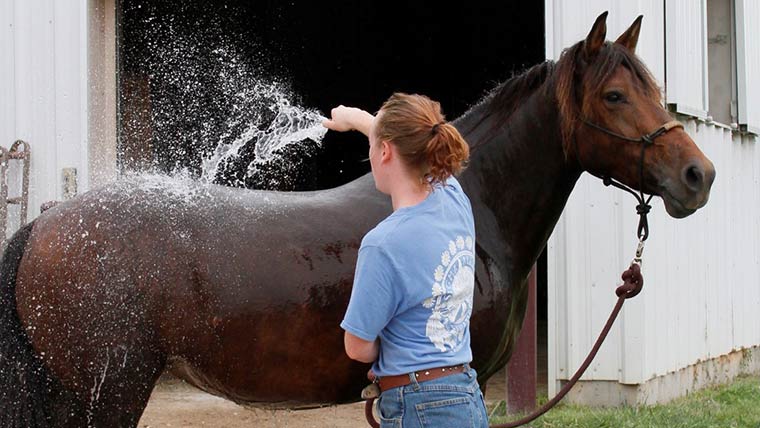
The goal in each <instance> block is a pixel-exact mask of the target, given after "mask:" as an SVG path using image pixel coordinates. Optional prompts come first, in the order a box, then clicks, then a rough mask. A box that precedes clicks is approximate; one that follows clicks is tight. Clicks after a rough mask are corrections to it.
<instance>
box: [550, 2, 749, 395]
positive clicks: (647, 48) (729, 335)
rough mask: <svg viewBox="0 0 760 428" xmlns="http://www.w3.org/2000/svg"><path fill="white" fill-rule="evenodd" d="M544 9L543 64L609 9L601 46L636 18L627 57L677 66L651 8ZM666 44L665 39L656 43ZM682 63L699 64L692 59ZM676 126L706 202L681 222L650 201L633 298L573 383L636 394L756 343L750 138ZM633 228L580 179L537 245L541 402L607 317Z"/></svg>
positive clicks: (697, 83)
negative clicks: (540, 248)
mask: <svg viewBox="0 0 760 428" xmlns="http://www.w3.org/2000/svg"><path fill="white" fill-rule="evenodd" d="M670 1H671V0H668V2H670ZM701 1H702V0H699V1H695V2H692V3H693V4H700V2H701ZM682 3H686V2H682ZM546 4H547V22H551V23H552V25H551V26H547V57H549V58H552V59H556V58H557V57H558V54H559V52H560V49H561V47H566V46H570V45H571V44H573V43H574V42H576V41H577V40H579V39H581V38H583V37H585V35H586V33H587V32H588V30H589V29H590V27H591V25H592V23H593V21H594V19H595V18H596V16H597V15H598V14H599V13H600V12H601V11H603V10H610V20H609V21H608V38H609V39H613V40H614V38H615V37H617V35H618V34H619V33H620V32H621V31H623V30H624V29H625V27H626V26H627V24H628V23H630V22H631V21H633V19H634V18H635V17H636V16H637V15H638V14H644V22H643V27H642V30H641V37H642V39H641V42H640V45H639V49H638V52H639V53H640V56H641V57H642V59H643V60H644V62H645V63H646V64H647V65H648V66H649V67H650V68H651V69H652V70H653V72H654V75H655V76H656V77H657V78H658V79H659V80H660V81H661V82H662V81H663V80H662V79H663V78H664V77H666V72H664V70H666V69H668V70H671V69H672V66H673V63H674V62H676V63H677V62H679V61H685V60H684V59H683V57H682V56H681V55H680V54H678V53H673V52H674V51H673V50H672V49H668V46H667V45H665V44H664V43H665V37H666V34H670V33H668V31H671V30H672V29H671V30H669V28H670V27H668V26H667V24H666V22H665V21H666V20H667V18H666V17H664V16H663V15H664V13H663V11H665V13H667V9H666V8H665V7H664V6H665V5H666V3H665V2H663V1H662V0H660V1H638V2H637V1H634V2H622V1H621V2H609V1H592V2H586V1H583V2H581V1H576V0H547V2H546ZM753 4H754V3H753ZM650 16H651V17H652V18H653V19H652V18H650ZM695 19H702V18H695ZM753 22H754V21H753ZM757 22H759V23H760V21H757ZM692 24H693V25H692ZM696 26H697V24H696V23H690V24H684V26H683V27H682V28H693V27H696ZM756 26H757V25H756ZM684 36H685V39H684V40H682V41H681V42H682V43H686V44H693V45H694V46H696V45H697V44H694V40H691V39H690V37H691V35H689V34H684ZM677 40H678V39H676V41H674V38H673V37H672V36H670V37H669V38H668V43H677ZM754 49H758V48H754ZM751 55H760V52H758V51H756V50H755V51H753V52H752V54H751ZM753 58H754V57H753ZM693 62H694V63H695V64H699V63H702V64H704V61H702V59H699V60H695V61H693ZM703 66H704V67H705V69H706V64H704V65H703ZM684 72H686V71H684ZM706 73H707V72H706V71H704V72H700V71H699V70H697V71H696V72H693V73H692V74H693V75H694V76H696V78H694V79H686V80H684V81H683V82H681V83H683V87H682V89H680V90H681V91H682V92H678V91H676V92H677V94H681V95H685V96H694V95H695V94H696V95H699V97H697V98H694V99H698V98H699V99H704V98H703V97H702V94H705V92H703V87H704V83H703V81H702V79H701V77H700V76H701V75H702V74H704V75H706ZM694 76H692V77H694ZM750 80H751V79H750ZM755 80H756V77H755ZM672 88H673V87H672V86H668V90H669V91H670V90H671V89H672ZM677 94H670V93H668V94H667V100H668V102H671V101H672V100H680V99H683V100H686V101H689V100H690V99H691V98H677V96H676V95H677ZM749 98H750V100H749V101H750V104H751V105H750V106H749V109H750V111H753V110H751V109H754V108H758V107H760V104H758V103H760V98H759V97H757V96H750V97H749ZM686 101H685V102H686ZM704 101H705V102H706V99H705V100H704ZM685 102H684V103H685ZM679 117H680V119H681V120H682V121H683V122H684V124H685V129H686V131H687V132H688V133H689V135H691V136H692V138H693V139H694V141H695V142H696V144H697V145H698V146H699V147H700V148H701V149H702V150H703V151H704V152H705V154H706V155H707V156H708V157H709V158H710V159H711V160H712V161H713V163H714V164H715V167H716V170H717V178H716V181H715V184H714V185H713V188H712V196H711V200H710V202H709V203H708V205H707V206H706V207H705V208H703V209H701V210H700V211H698V212H697V213H696V214H694V215H692V216H691V217H688V218H686V219H682V220H675V219H672V218H670V217H669V216H668V215H667V213H666V212H665V210H664V207H663V206H662V202H661V200H659V198H657V199H655V200H654V204H653V210H652V213H651V214H650V229H651V237H650V239H649V240H648V241H647V246H646V250H645V253H644V269H643V271H644V275H645V288H644V291H643V293H642V294H641V295H640V296H638V297H636V298H635V299H633V300H631V301H629V302H627V303H626V306H625V308H624V309H623V312H622V314H621V317H620V318H619V320H618V323H617V324H616V326H615V327H613V330H612V332H611V334H610V336H609V338H608V339H607V342H606V343H605V344H604V345H603V347H602V349H601V351H600V353H599V355H598V357H597V359H596V361H595V362H594V363H593V364H592V366H591V367H590V369H589V371H588V372H587V374H586V375H584V377H583V378H582V379H583V380H586V381H602V383H605V382H606V381H612V382H619V383H620V384H629V385H636V384H642V383H644V382H646V381H648V380H650V379H652V378H654V377H657V376H663V375H666V374H668V373H672V372H675V371H678V370H680V369H682V368H684V367H687V366H690V365H692V364H695V363H697V362H698V361H704V360H708V359H711V358H715V357H718V356H720V355H725V354H728V353H730V352H732V351H734V350H737V349H742V348H750V347H753V346H758V345H760V311H758V310H757V308H758V307H760V287H758V280H757V278H760V245H758V243H757V239H756V237H757V236H760V222H758V221H757V220H756V219H755V218H754V216H753V215H752V214H750V213H753V212H756V211H757V210H758V207H760V194H759V193H758V191H757V189H758V180H760V152H759V150H760V149H758V141H757V137H756V136H753V135H746V134H740V133H738V132H732V131H731V129H730V128H728V127H727V126H722V125H719V124H706V123H704V122H702V121H698V120H696V119H690V118H689V117H688V116H679ZM637 221H638V217H637V216H636V214H635V201H634V199H633V197H631V196H630V195H628V194H626V193H624V192H622V191H619V190H616V189H613V188H606V187H604V186H603V184H602V183H601V181H600V180H599V179H596V178H593V177H591V176H589V175H588V174H584V176H583V177H581V179H580V181H579V182H578V184H577V186H576V188H575V191H574V192H573V194H572V196H571V198H570V200H569V202H568V204H567V207H566V209H565V212H564V213H563V215H562V217H561V218H560V221H559V223H558V225H557V228H556V229H555V231H554V234H553V235H552V237H551V239H550V240H549V244H548V261H549V265H548V279H549V283H548V287H549V290H548V299H549V301H548V305H549V311H548V313H549V320H548V328H549V342H548V343H549V349H548V353H549V355H548V357H549V358H548V359H549V394H550V395H553V394H555V393H556V391H557V390H558V386H559V385H560V383H561V381H562V380H566V379H569V377H570V376H571V375H572V374H573V372H574V371H575V370H576V368H577V367H578V366H579V365H580V364H581V362H582V360H583V359H584V358H585V356H586V353H587V352H588V350H589V349H590V348H591V346H592V344H593V341H594V340H595V339H596V336H597V335H598V333H599V331H600V330H601V328H602V326H603V324H604V322H605V320H606V318H607V316H608V315H609V311H610V310H611V309H612V306H613V305H614V303H615V300H616V297H615V295H614V289H615V287H616V286H617V285H618V284H620V283H621V281H620V278H619V275H620V273H621V272H622V271H623V270H625V269H626V268H627V266H628V265H629V263H630V261H631V259H632V257H633V255H634V251H635V248H636V225H637ZM682 390H683V389H682Z"/></svg>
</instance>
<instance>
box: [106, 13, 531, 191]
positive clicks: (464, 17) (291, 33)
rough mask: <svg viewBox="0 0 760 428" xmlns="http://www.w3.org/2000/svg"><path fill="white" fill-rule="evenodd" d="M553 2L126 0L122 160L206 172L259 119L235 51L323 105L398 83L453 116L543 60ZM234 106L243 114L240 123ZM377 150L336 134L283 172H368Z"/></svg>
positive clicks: (328, 176)
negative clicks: (208, 161)
mask: <svg viewBox="0 0 760 428" xmlns="http://www.w3.org/2000/svg"><path fill="white" fill-rule="evenodd" d="M543 8H544V5H543V2H463V3H459V4H457V5H456V6H455V7H450V6H443V5H442V3H440V2H434V1H418V2H400V1H367V2H355V1H348V0H338V1H330V2H307V1H291V2H281V1H243V0H228V1H215V2H209V1H200V0H189V1H188V0H182V1H177V0H165V1H156V0H121V2H120V5H119V14H118V16H119V34H120V36H119V51H118V52H119V72H120V74H119V77H120V78H119V94H120V109H119V113H120V132H119V149H120V150H119V154H120V157H119V160H120V167H121V169H122V171H126V170H157V171H160V172H165V173H174V172H176V171H177V170H180V169H182V170H185V171H189V173H190V174H193V175H196V176H197V175H199V174H200V172H201V169H202V159H203V157H204V156H208V154H209V153H211V152H212V151H213V150H214V147H216V145H217V144H218V143H219V142H220V141H222V140H225V139H227V140H230V139H234V137H235V136H236V134H240V133H242V132H243V130H244V128H245V121H246V120H251V118H249V117H246V116H245V115H246V114H249V113H248V112H241V111H240V110H241V108H240V106H239V101H240V99H235V97H236V96H238V97H239V96H240V93H241V92H244V91H243V90H251V88H253V89H254V90H255V88H254V87H253V86H251V85H247V86H246V85H243V87H242V90H241V87H236V86H235V85H236V83H235V82H234V76H232V77H230V76H229V74H230V73H231V72H232V73H234V72H236V71H237V72H239V70H240V68H235V67H232V68H230V64H232V63H237V62H243V63H244V65H245V70H248V71H247V72H251V73H255V74H256V75H258V76H265V77H266V78H267V79H269V80H271V81H276V82H279V84H281V85H282V86H283V87H287V90H288V93H289V96H290V101H291V102H292V103H294V104H298V105H300V106H303V107H304V108H309V109H314V110H317V111H319V112H321V113H322V114H329V110H330V108H332V107H334V106H336V105H338V104H346V105H355V106H358V107H362V108H364V109H367V110H370V111H374V110H376V109H377V108H378V107H379V106H380V104H381V103H382V101H383V100H385V99H386V98H387V97H388V96H389V95H390V94H391V93H392V92H394V91H405V92H416V93H422V94H426V95H428V96H430V97H431V98H433V99H436V100H439V101H440V102H441V104H442V106H443V109H444V112H445V113H446V115H447V117H448V118H449V119H454V118H456V117H458V116H459V115H461V114H462V113H463V112H465V111H466V110H467V109H468V108H469V107H470V106H471V105H473V104H474V103H476V102H477V101H478V100H479V99H480V98H481V97H482V96H483V95H484V94H485V93H487V92H488V90H490V89H491V88H493V87H494V86H495V85H496V84H497V83H498V82H500V81H502V80H505V79H507V78H509V77H510V76H511V75H513V74H514V73H519V72H520V71H522V70H523V69H525V68H527V67H529V66H531V65H533V64H536V63H538V62H541V61H543V60H544V22H543V17H544V11H543ZM189 64H192V65H193V66H192V67H188V65H189ZM225 73H226V74H225ZM227 80H230V81H232V82H233V83H232V87H229V85H227V86H225V85H226V84H224V81H227ZM236 91H237V92H236ZM244 107H245V106H244ZM250 114H253V113H250ZM256 114H259V115H260V112H259V113H256ZM235 115H237V117H239V118H241V119H240V120H237V122H235V123H230V120H229V118H230V117H232V116H235ZM366 151H367V147H366V142H365V140H364V139H363V138H362V137H361V136H360V135H358V134H357V135H351V134H335V133H328V134H327V135H326V137H325V138H324V140H323V144H322V146H321V147H318V148H316V149H315V150H310V151H308V153H295V154H294V155H293V156H291V157H294V158H297V160H298V162H297V165H296V167H291V169H289V170H286V171H285V172H284V173H290V174H293V175H294V176H295V177H296V179H295V180H290V182H289V183H288V185H289V186H290V187H287V186H286V188H288V189H290V190H295V189H298V190H307V189H319V188H329V187H334V186H337V185H340V184H342V183H345V182H347V181H350V180H352V179H354V178H355V177H357V176H360V175H362V174H364V173H366V172H367V171H368V170H369V165H368V164H366V163H363V162H361V160H362V159H364V158H366ZM299 162H300V163H299Z"/></svg>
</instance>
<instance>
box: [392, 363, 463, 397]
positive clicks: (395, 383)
mask: <svg viewBox="0 0 760 428" xmlns="http://www.w3.org/2000/svg"><path fill="white" fill-rule="evenodd" d="M464 371H465V365H464V364H460V365H458V366H450V367H436V368H433V369H426V370H420V371H417V372H414V373H411V375H413V376H414V378H415V380H416V381H417V382H425V381H428V380H433V379H438V378H441V377H444V376H449V375H453V374H455V373H464ZM410 383H412V380H411V377H410V374H409V373H406V374H400V375H395V376H383V377H381V378H380V379H379V380H378V384H379V385H380V391H381V392H385V391H387V390H389V389H393V388H398V387H400V386H406V385H409V384H410Z"/></svg>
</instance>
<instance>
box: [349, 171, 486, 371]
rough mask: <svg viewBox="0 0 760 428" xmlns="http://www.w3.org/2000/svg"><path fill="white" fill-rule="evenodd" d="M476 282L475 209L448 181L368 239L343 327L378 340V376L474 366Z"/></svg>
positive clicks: (399, 212) (397, 213)
mask: <svg viewBox="0 0 760 428" xmlns="http://www.w3.org/2000/svg"><path fill="white" fill-rule="evenodd" d="M474 283H475V225H474V221H473V217H472V207H471V206H470V200H469V199H468V198H467V196H466V195H465V194H464V192H463V191H462V187H461V186H460V184H459V182H458V181H457V180H456V179H455V178H454V177H450V178H449V179H448V180H447V182H446V184H445V185H437V186H436V187H435V188H434V190H433V192H431V193H430V194H429V195H428V197H427V198H426V199H425V200H424V201H422V202H420V203H419V204H417V205H414V206H411V207H404V208H400V209H398V210H396V211H394V212H393V214H391V215H390V216H388V217H387V218H386V219H385V220H383V221H382V222H380V224H378V225H377V226H376V227H375V228H374V229H372V230H371V231H369V233H367V235H365V236H364V239H363V240H362V244H361V247H360V249H359V258H358V260H357V263H356V275H355V276H354V286H353V290H352V292H351V300H350V302H349V304H348V309H347V310H346V315H345V317H344V319H343V322H342V323H341V324H340V325H341V327H342V328H343V329H344V330H346V331H348V332H349V333H351V334H353V335H355V336H357V337H359V338H362V339H364V340H368V341H374V340H375V339H376V338H377V337H380V355H379V357H378V359H377V361H376V362H375V364H374V365H373V370H374V372H375V374H377V375H378V376H390V375H397V374H403V373H411V372H414V371H417V370H423V369H429V368H433V367H442V366H451V365H456V364H462V363H469V362H470V361H471V360H472V351H471V350H470V315H471V314H472V293H473V287H474Z"/></svg>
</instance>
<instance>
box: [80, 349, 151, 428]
mask: <svg viewBox="0 0 760 428" xmlns="http://www.w3.org/2000/svg"><path fill="white" fill-rule="evenodd" d="M98 361H99V362H100V364H101V366H102V367H100V377H98V374H97V373H96V375H95V377H94V379H93V383H92V389H91V391H90V397H89V399H88V400H86V401H87V405H86V407H87V410H86V414H87V426H88V427H93V428H110V427H114V428H132V427H136V426H137V424H138V422H139V421H140V417H141V416H142V413H143V411H144V410H145V406H146V405H147V404H148V399H149V398H150V394H151V391H153V387H154V385H155V384H156V381H157V380H158V378H159V376H160V375H161V373H162V372H163V370H164V366H165V364H166V357H165V356H164V355H163V354H162V353H161V352H160V351H158V350H156V349H155V348H154V347H152V346H150V344H149V343H135V344H133V345H132V346H129V347H127V346H116V347H114V348H112V349H106V350H103V351H102V355H101V357H100V358H98Z"/></svg>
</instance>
